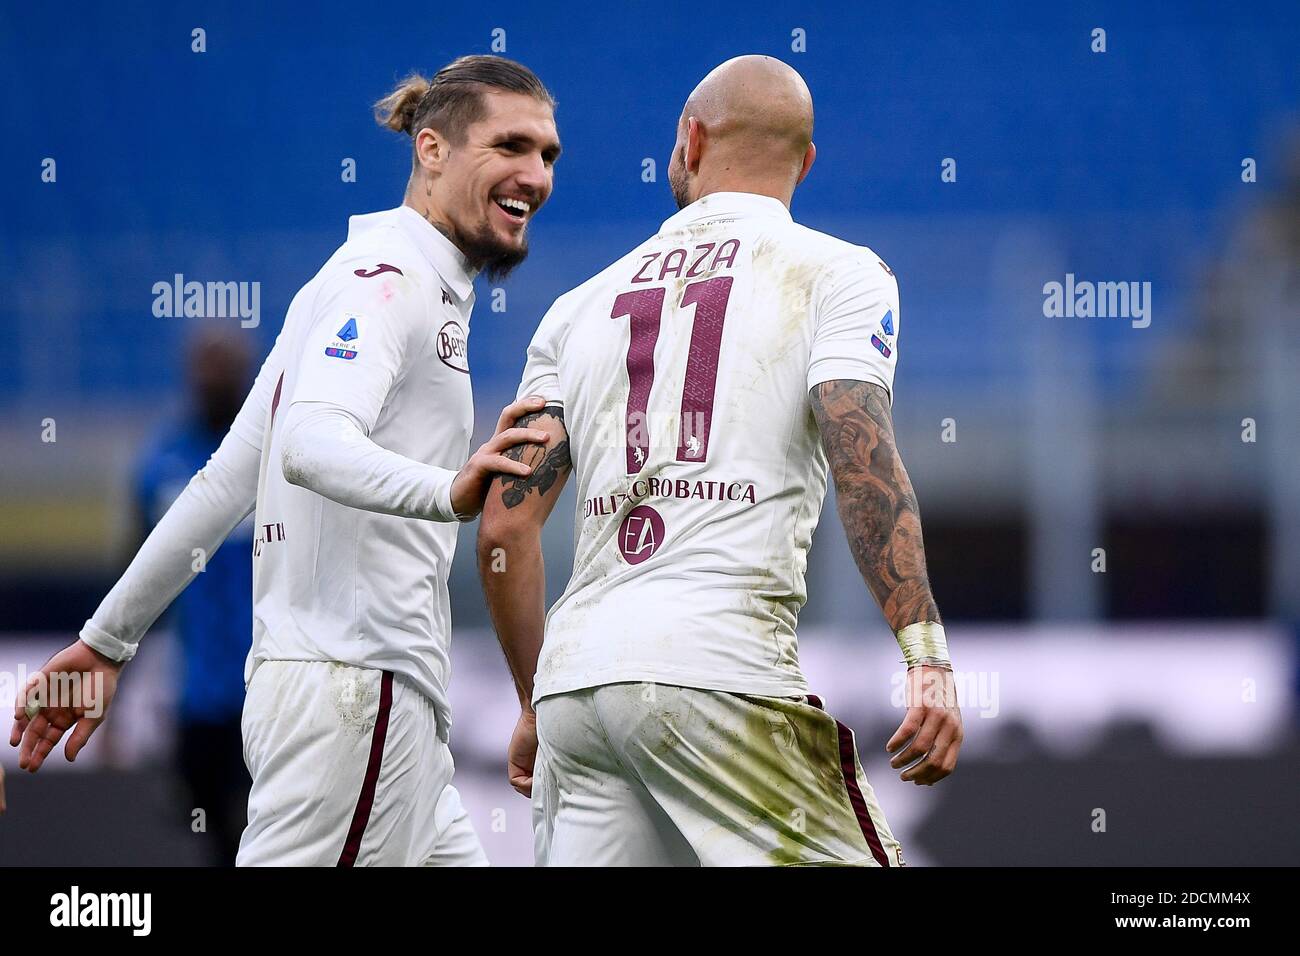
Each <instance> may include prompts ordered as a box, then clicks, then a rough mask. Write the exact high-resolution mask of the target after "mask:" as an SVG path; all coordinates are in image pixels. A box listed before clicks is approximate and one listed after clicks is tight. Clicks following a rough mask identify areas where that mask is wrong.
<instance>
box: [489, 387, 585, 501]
mask: <svg viewBox="0 0 1300 956" xmlns="http://www.w3.org/2000/svg"><path fill="white" fill-rule="evenodd" d="M543 418H551V419H554V420H555V421H558V422H559V423H560V427H561V428H563V427H564V409H563V408H562V407H560V406H559V405H547V406H546V407H545V408H543V409H542V410H541V411H537V412H529V413H528V414H527V415H524V416H522V417H521V418H519V419H518V420H517V421H516V422H515V427H516V428H527V427H528V426H529V425H532V424H533V423H535V422H537V421H539V420H541V419H543ZM504 454H505V456H506V457H507V458H512V459H514V460H515V461H522V462H523V463H524V464H527V465H532V466H533V473H532V474H531V475H528V476H526V477H525V476H521V475H498V476H497V480H498V481H500V482H501V483H502V486H503V488H502V492H501V501H502V503H503V504H504V505H505V506H506V507H507V508H515V507H517V506H519V505H521V504H523V503H524V500H525V499H526V498H527V497H528V495H529V494H530V493H531V492H533V491H536V492H537V494H538V495H539V496H541V495H544V494H546V493H547V492H548V491H550V490H551V488H553V487H554V486H555V483H556V481H558V480H559V478H560V476H561V475H562V474H563V473H564V472H566V471H568V470H569V469H570V468H572V467H573V462H572V460H571V459H570V458H569V436H568V433H567V432H566V433H565V434H564V436H563V437H562V438H561V439H560V440H559V441H557V442H556V443H555V444H554V445H552V446H551V447H550V448H542V447H540V446H538V445H515V446H514V447H513V448H510V449H508V450H507V451H505V452H504Z"/></svg>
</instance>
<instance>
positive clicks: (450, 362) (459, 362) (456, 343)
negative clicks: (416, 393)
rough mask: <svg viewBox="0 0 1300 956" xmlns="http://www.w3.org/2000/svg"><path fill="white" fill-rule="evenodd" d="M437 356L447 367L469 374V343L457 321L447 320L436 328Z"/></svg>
mask: <svg viewBox="0 0 1300 956" xmlns="http://www.w3.org/2000/svg"><path fill="white" fill-rule="evenodd" d="M438 358H440V359H442V364H443V365H446V366H447V367H448V368H454V369H455V370H456V371H458V372H464V373H465V374H467V375H468V374H469V344H468V343H467V342H466V341H465V330H464V329H462V328H461V327H460V323H459V322H456V321H455V320H453V321H450V322H447V323H445V324H444V325H443V327H442V328H441V329H439V330H438Z"/></svg>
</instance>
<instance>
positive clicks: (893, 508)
mask: <svg viewBox="0 0 1300 956" xmlns="http://www.w3.org/2000/svg"><path fill="white" fill-rule="evenodd" d="M809 398H810V400H811V401H812V408H813V416H814V417H815V418H816V420H817V428H818V430H820V432H821V436H822V443H823V445H825V447H826V456H827V458H828V459H829V460H830V466H831V474H832V475H833V476H834V477H835V491H836V497H837V499H838V502H839V512H840V521H841V522H843V524H844V531H845V534H846V535H847V536H848V539H849V548H850V550H851V551H852V552H853V560H854V561H856V562H857V565H858V570H859V571H861V572H862V578H863V580H864V581H866V583H867V588H868V589H869V590H870V591H871V594H872V596H873V597H874V598H875V599H876V603H877V604H879V605H880V609H881V610H882V611H883V612H884V614H885V620H887V621H888V622H889V626H890V628H892V629H893V631H894V632H895V633H897V632H898V631H900V630H902V629H903V628H905V627H907V626H908V625H909V624H917V623H920V622H923V621H935V622H939V609H938V607H937V606H936V605H935V603H934V595H933V594H932V593H931V592H930V581H929V578H928V577H927V575H926V570H925V546H924V544H923V543H922V541H921V515H920V512H919V510H918V508H917V504H916V494H915V493H914V492H913V491H912V482H911V479H909V478H908V477H907V469H906V468H904V467H903V459H902V458H901V457H899V454H898V447H897V446H896V445H895V444H894V421H893V417H892V416H891V415H890V412H889V395H888V393H887V392H886V391H885V390H884V389H883V388H881V387H880V386H878V385H873V384H871V383H869V382H855V381H833V382H823V383H821V384H820V385H818V386H817V387H816V388H814V389H813V390H812V391H811V392H810V393H809ZM907 677H908V681H907V684H908V693H907V705H908V706H907V714H906V716H905V717H904V718H903V722H902V724H901V725H900V726H899V728H898V730H897V731H895V732H894V735H893V737H891V738H890V739H889V742H888V743H887V744H886V745H885V749H886V750H888V751H889V752H890V753H892V754H894V756H893V758H892V759H891V760H890V765H891V766H892V767H894V769H896V770H897V769H901V768H906V769H903V772H902V774H901V776H902V779H903V780H906V781H913V782H915V783H917V784H932V783H936V782H938V781H939V780H941V779H943V778H944V777H946V776H948V774H950V773H951V772H952V770H953V768H954V767H955V766H956V764H957V753H958V751H959V750H960V749H961V742H962V739H963V738H964V736H965V734H964V731H963V730H962V723H961V711H960V710H959V709H958V707H957V695H956V687H955V685H954V682H953V676H952V671H951V669H950V668H946V667H935V666H931V665H928V664H921V665H919V666H916V667H913V668H910V669H909V670H908V674H907ZM904 745H906V746H904Z"/></svg>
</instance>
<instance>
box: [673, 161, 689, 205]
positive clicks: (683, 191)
mask: <svg viewBox="0 0 1300 956" xmlns="http://www.w3.org/2000/svg"><path fill="white" fill-rule="evenodd" d="M668 187H669V188H670V189H671V190H672V191H673V201H674V202H675V203H677V208H678V209H685V208H686V207H687V206H689V205H690V204H691V197H690V184H689V183H687V181H686V167H685V166H684V165H683V166H678V165H677V164H676V163H672V164H669V166H668Z"/></svg>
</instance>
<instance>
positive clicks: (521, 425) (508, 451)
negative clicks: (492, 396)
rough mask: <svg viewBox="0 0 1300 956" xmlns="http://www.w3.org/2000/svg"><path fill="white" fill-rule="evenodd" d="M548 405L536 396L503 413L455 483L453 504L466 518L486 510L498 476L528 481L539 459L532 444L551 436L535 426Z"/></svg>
mask: <svg viewBox="0 0 1300 956" xmlns="http://www.w3.org/2000/svg"><path fill="white" fill-rule="evenodd" d="M545 404H546V402H545V401H544V400H543V399H542V398H540V397H539V396H536V395H530V396H528V397H527V398H520V399H516V400H515V401H513V402H511V403H510V404H509V405H507V406H506V407H505V408H503V409H502V410H501V417H500V418H498V419H497V427H496V433H495V434H494V435H493V436H492V437H491V438H489V439H488V440H487V441H486V442H484V443H483V444H482V445H480V446H479V449H478V451H476V452H474V454H473V455H471V456H470V459H469V461H467V462H466V463H465V467H464V468H462V469H461V470H460V471H459V472H458V473H457V474H456V478H455V479H454V480H453V481H452V483H451V505H452V508H454V509H455V511H456V514H457V515H459V516H460V517H462V518H472V517H474V516H475V515H477V514H478V513H479V512H481V511H482V510H483V501H484V499H485V498H486V497H487V492H488V483H489V482H490V481H491V480H492V478H493V477H494V476H495V475H498V474H500V475H508V476H511V477H513V478H516V479H522V480H527V479H528V478H529V476H530V475H531V474H532V471H533V464H534V459H535V457H536V456H534V455H529V454H527V449H528V447H529V446H530V444H532V447H533V448H534V449H539V446H538V445H537V444H536V443H539V442H545V441H546V440H547V439H549V438H550V437H551V436H550V433H549V432H547V431H545V430H543V429H541V428H537V427H531V426H532V423H533V421H535V420H536V418H537V417H538V413H540V412H541V410H542V408H543V407H544V406H545Z"/></svg>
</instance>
